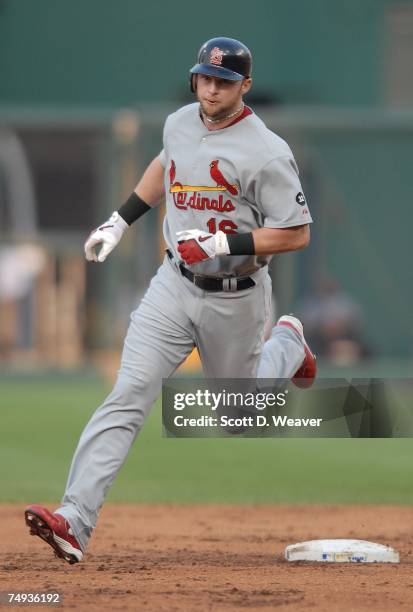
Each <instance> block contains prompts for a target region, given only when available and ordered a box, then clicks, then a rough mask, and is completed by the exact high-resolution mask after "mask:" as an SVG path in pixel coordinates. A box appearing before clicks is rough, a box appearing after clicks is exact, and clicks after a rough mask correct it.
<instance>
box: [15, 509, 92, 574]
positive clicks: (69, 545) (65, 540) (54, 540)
mask: <svg viewBox="0 0 413 612" xmlns="http://www.w3.org/2000/svg"><path fill="white" fill-rule="evenodd" d="M24 515H25V519H26V525H27V526H28V527H30V535H37V536H39V538H42V540H44V541H45V542H47V543H48V544H49V545H50V546H51V547H52V548H53V550H54V553H55V555H56V557H59V558H61V559H64V560H65V561H67V562H68V563H70V564H73V563H78V562H79V561H81V560H82V558H83V553H82V551H81V549H80V546H79V544H78V542H77V540H76V538H75V537H74V535H73V532H72V529H71V527H70V525H69V523H68V522H67V520H66V519H65V518H64V517H63V516H61V515H60V514H52V513H51V512H49V510H47V509H46V508H43V506H37V505H33V506H29V507H28V508H26V511H25V513H24Z"/></svg>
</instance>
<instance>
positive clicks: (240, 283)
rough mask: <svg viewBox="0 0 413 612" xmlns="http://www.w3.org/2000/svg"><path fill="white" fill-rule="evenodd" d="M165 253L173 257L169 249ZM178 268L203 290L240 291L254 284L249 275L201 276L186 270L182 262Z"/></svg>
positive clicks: (170, 257)
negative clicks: (238, 276)
mask: <svg viewBox="0 0 413 612" xmlns="http://www.w3.org/2000/svg"><path fill="white" fill-rule="evenodd" d="M166 254H167V255H168V257H169V259H173V255H172V253H171V251H170V250H169V249H166ZM179 269H180V271H181V274H182V276H185V278H187V279H188V280H189V281H191V283H194V285H195V286H196V287H199V288H200V289H202V290H203V291H242V290H243V289H249V288H250V287H254V286H255V284H256V283H255V281H254V279H252V278H251V277H250V276H244V277H242V278H237V277H236V276H227V277H226V278H215V277H214V276H201V275H199V274H194V273H193V272H191V270H188V268H186V267H185V266H184V264H182V263H180V264H179Z"/></svg>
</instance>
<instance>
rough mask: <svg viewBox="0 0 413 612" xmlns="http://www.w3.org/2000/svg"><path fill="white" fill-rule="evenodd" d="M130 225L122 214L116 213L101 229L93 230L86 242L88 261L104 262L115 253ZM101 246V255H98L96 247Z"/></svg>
mask: <svg viewBox="0 0 413 612" xmlns="http://www.w3.org/2000/svg"><path fill="white" fill-rule="evenodd" d="M128 227H129V225H128V224H127V223H126V221H125V220H124V219H122V217H121V216H120V214H119V213H118V212H117V211H115V212H114V213H112V215H111V216H110V217H109V219H108V220H107V221H106V222H105V223H104V224H103V225H101V226H100V227H98V228H97V229H95V230H93V232H92V233H91V234H90V236H89V238H88V239H87V240H86V242H85V255H86V259H87V260H88V261H96V262H100V263H102V262H104V261H105V259H106V257H107V256H108V255H109V253H111V252H112V251H113V249H114V248H115V246H116V245H117V244H118V242H119V240H120V239H121V238H122V236H123V233H124V231H125V230H127V229H128ZM98 244H101V245H102V248H101V249H100V251H99V254H98V255H97V254H96V251H95V247H96V246H97V245H98Z"/></svg>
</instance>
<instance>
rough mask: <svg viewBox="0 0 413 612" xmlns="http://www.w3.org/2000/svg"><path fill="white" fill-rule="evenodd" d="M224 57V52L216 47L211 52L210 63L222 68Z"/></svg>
mask: <svg viewBox="0 0 413 612" xmlns="http://www.w3.org/2000/svg"><path fill="white" fill-rule="evenodd" d="M223 55H224V52H223V51H222V50H221V49H220V48H219V47H214V48H213V49H212V50H211V55H210V58H209V61H210V62H211V64H217V65H218V66H220V65H221V64H222V56H223Z"/></svg>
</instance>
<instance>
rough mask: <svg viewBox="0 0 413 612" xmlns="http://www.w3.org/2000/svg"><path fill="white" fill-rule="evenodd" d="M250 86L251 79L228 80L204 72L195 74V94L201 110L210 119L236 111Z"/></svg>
mask: <svg viewBox="0 0 413 612" xmlns="http://www.w3.org/2000/svg"><path fill="white" fill-rule="evenodd" d="M250 87H251V79H244V80H243V81H228V80H227V79H220V78H217V77H211V76H208V75H206V74H198V75H197V76H196V94H197V98H198V101H199V103H200V105H201V110H202V112H203V113H204V115H206V116H207V117H210V118H211V119H219V118H220V117H225V116H227V115H230V114H231V113H232V112H234V111H236V110H237V109H238V108H239V107H240V106H241V103H242V96H243V95H244V94H245V93H246V92H247V91H248V90H249V89H250Z"/></svg>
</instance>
